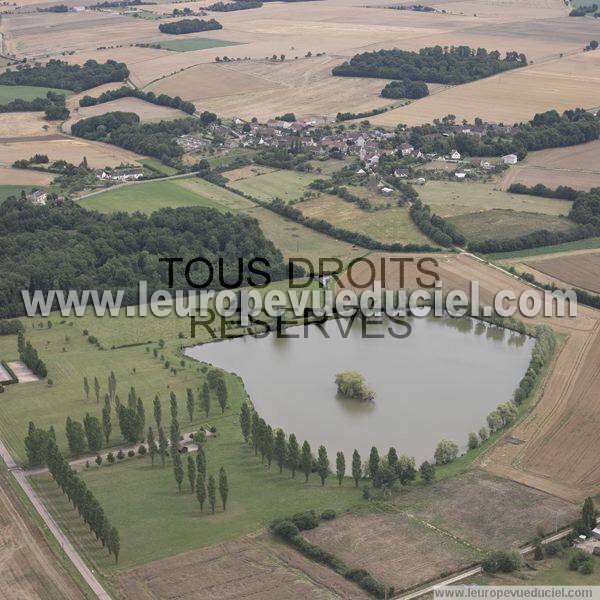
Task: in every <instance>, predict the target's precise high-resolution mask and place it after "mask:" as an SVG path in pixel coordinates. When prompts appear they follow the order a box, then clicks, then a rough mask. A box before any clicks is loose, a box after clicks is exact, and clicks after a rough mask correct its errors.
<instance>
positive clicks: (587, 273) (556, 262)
mask: <svg viewBox="0 0 600 600" xmlns="http://www.w3.org/2000/svg"><path fill="white" fill-rule="evenodd" d="M526 264H527V265H529V266H531V267H533V268H534V269H536V270H538V271H541V272H542V273H545V274H546V275H549V276H550V277H554V278H556V279H559V280H560V281H564V282H566V283H569V284H570V285H574V286H577V287H580V288H584V289H586V290H590V291H592V292H596V293H598V294H600V253H598V252H594V253H586V254H575V255H570V256H557V257H552V258H542V259H540V260H532V261H527V262H526Z"/></svg>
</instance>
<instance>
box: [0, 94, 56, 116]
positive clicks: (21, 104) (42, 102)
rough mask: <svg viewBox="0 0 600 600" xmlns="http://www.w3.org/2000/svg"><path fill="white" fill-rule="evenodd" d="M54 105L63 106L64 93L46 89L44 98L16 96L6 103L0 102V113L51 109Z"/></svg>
mask: <svg viewBox="0 0 600 600" xmlns="http://www.w3.org/2000/svg"><path fill="white" fill-rule="evenodd" d="M54 105H59V106H62V107H64V106H65V96H64V94H56V93H55V92H52V91H48V92H47V93H46V96H45V97H44V98H34V99H33V100H23V99H21V98H16V99H15V100H11V101H10V102H8V103H7V104H0V113H5V112H39V111H42V110H48V109H51V108H52V107H53V106H54Z"/></svg>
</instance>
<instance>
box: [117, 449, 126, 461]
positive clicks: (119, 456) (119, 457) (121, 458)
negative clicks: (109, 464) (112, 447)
mask: <svg viewBox="0 0 600 600" xmlns="http://www.w3.org/2000/svg"><path fill="white" fill-rule="evenodd" d="M117 458H118V459H119V460H123V459H124V458H125V453H124V452H123V450H119V451H118V452H117Z"/></svg>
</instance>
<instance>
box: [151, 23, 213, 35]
mask: <svg viewBox="0 0 600 600" xmlns="http://www.w3.org/2000/svg"><path fill="white" fill-rule="evenodd" d="M214 29H223V25H221V23H219V22H218V21H215V19H209V20H208V21H205V20H204V19H182V20H181V21H175V22H173V23H161V24H160V25H159V26H158V30H159V31H160V32H161V33H171V34H173V35H180V34H183V33H194V32H196V31H212V30H214Z"/></svg>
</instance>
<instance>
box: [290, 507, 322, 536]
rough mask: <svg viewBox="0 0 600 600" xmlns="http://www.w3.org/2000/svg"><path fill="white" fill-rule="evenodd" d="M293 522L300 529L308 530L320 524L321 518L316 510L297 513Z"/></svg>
mask: <svg viewBox="0 0 600 600" xmlns="http://www.w3.org/2000/svg"><path fill="white" fill-rule="evenodd" d="M292 522H293V523H294V525H296V527H297V528H298V529H299V530H300V531H307V530H309V529H314V528H315V527H318V526H319V519H318V518H317V515H316V513H315V511H314V510H307V511H305V512H302V513H296V514H295V515H294V516H293V517H292Z"/></svg>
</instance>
